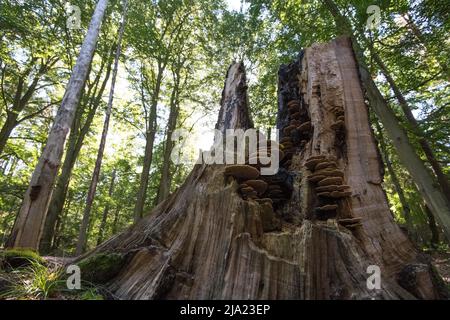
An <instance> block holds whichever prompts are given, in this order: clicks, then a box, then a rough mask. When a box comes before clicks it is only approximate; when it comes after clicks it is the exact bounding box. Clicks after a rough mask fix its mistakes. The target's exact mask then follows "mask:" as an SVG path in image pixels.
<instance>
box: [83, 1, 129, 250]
mask: <svg viewBox="0 0 450 320" xmlns="http://www.w3.org/2000/svg"><path fill="white" fill-rule="evenodd" d="M127 6H128V1H127V0H124V1H123V12H122V21H121V23H120V28H119V37H118V39H117V50H116V56H115V57H114V68H113V72H112V79H111V89H110V91H109V99H108V105H107V107H106V114H105V121H104V123H103V131H102V136H101V138H100V145H99V147H98V153H97V159H96V161H95V167H94V172H93V174H92V180H91V184H90V185H89V191H88V194H87V197H86V206H85V208H84V212H83V220H82V221H81V226H80V234H79V236H78V242H77V248H76V254H77V255H79V254H81V253H83V251H84V250H85V247H86V243H87V235H88V233H87V230H88V227H89V221H90V217H91V209H92V204H93V203H94V197H95V192H96V190H97V184H98V179H99V177H100V169H101V167H102V160H103V153H104V151H105V146H106V137H107V135H108V129H109V120H110V117H111V112H112V105H113V100H114V87H115V85H116V77H117V69H118V67H119V58H120V52H121V45H122V37H123V32H124V30H125V21H126V14H127Z"/></svg>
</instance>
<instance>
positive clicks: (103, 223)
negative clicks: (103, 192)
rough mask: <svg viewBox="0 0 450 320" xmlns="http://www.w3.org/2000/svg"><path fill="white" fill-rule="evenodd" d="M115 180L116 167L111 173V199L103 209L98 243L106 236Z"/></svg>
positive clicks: (109, 194) (109, 192)
mask: <svg viewBox="0 0 450 320" xmlns="http://www.w3.org/2000/svg"><path fill="white" fill-rule="evenodd" d="M115 180H116V170H115V169H114V170H113V172H112V175H111V183H110V185H109V190H108V197H109V199H108V202H107V203H106V205H105V208H104V209H103V214H102V221H101V223H100V228H99V230H98V238H97V245H100V244H101V243H102V241H103V238H104V233H105V228H106V220H107V219H108V213H109V201H110V199H111V197H112V194H113V191H114V183H115Z"/></svg>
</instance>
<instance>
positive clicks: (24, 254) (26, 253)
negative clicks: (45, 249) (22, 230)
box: [0, 249, 45, 270]
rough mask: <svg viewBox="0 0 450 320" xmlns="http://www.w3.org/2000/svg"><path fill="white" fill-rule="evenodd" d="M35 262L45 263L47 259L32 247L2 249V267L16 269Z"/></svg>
mask: <svg viewBox="0 0 450 320" xmlns="http://www.w3.org/2000/svg"><path fill="white" fill-rule="evenodd" d="M33 262H36V263H40V264H45V260H44V259H43V258H42V257H41V256H40V255H39V254H38V253H37V252H35V251H33V250H30V249H6V250H2V251H0V268H1V269H6V270H8V269H16V268H21V267H26V266H29V265H30V264H32V263H33Z"/></svg>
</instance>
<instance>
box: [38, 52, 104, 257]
mask: <svg viewBox="0 0 450 320" xmlns="http://www.w3.org/2000/svg"><path fill="white" fill-rule="evenodd" d="M110 56H113V54H111V55H110ZM106 59H107V62H105V64H107V69H106V74H105V77H104V79H103V81H102V83H101V85H100V89H98V82H99V81H100V76H101V74H102V70H103V65H102V67H101V68H100V71H99V73H98V74H97V76H96V79H95V81H94V83H93V85H92V87H93V88H94V89H91V88H89V90H88V92H87V94H86V95H87V96H88V97H89V99H88V100H89V102H88V103H87V104H88V105H87V106H85V108H86V109H88V111H87V115H86V119H85V121H84V123H83V125H82V126H81V123H80V122H81V119H80V118H81V116H82V112H77V113H79V114H78V115H77V116H76V118H75V119H74V121H73V123H72V128H71V130H70V134H69V139H68V143H67V149H66V155H65V157H64V162H63V165H62V168H61V173H60V174H59V177H58V180H57V182H56V186H55V188H54V190H53V194H52V198H51V201H50V205H49V208H48V211H47V216H46V219H45V224H44V229H43V232H42V237H41V242H40V246H39V251H40V252H41V253H43V254H46V253H49V251H50V250H51V248H52V247H54V245H53V246H52V239H54V238H55V237H54V235H55V230H56V221H57V220H58V218H60V216H61V214H62V211H63V207H64V202H65V201H66V197H67V190H68V188H69V182H70V178H71V176H72V170H73V167H74V165H75V161H76V160H77V158H78V155H79V153H80V151H81V147H82V146H83V142H84V138H85V137H86V135H87V134H88V132H89V130H90V127H91V124H92V121H93V120H94V116H95V113H96V111H97V108H98V106H99V105H100V102H101V100H102V97H103V92H104V91H105V88H106V83H107V82H108V80H109V76H110V74H111V67H112V61H110V58H109V57H107V58H106ZM111 60H112V59H111ZM78 110H80V111H81V109H78ZM78 110H77V111H78ZM80 126H81V128H80Z"/></svg>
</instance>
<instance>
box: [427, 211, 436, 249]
mask: <svg viewBox="0 0 450 320" xmlns="http://www.w3.org/2000/svg"><path fill="white" fill-rule="evenodd" d="M424 211H425V214H426V215H427V218H428V226H429V227H430V231H431V239H430V245H431V247H433V248H437V247H438V245H439V229H438V227H437V225H436V221H435V220H434V216H433V214H432V213H431V210H430V208H428V206H427V205H424Z"/></svg>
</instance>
